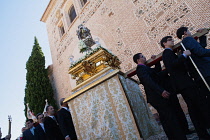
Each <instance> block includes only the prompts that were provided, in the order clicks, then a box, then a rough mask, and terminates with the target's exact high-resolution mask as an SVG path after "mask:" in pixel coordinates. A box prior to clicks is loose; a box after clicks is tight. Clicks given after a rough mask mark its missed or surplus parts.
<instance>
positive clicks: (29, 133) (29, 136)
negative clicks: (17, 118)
mask: <svg viewBox="0 0 210 140" xmlns="http://www.w3.org/2000/svg"><path fill="white" fill-rule="evenodd" d="M26 126H27V128H28V129H27V130H25V131H24V132H23V139H22V140H35V137H34V129H35V127H34V123H33V120H32V119H28V120H26Z"/></svg>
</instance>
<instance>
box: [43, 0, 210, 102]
mask: <svg viewBox="0 0 210 140" xmlns="http://www.w3.org/2000/svg"><path fill="white" fill-rule="evenodd" d="M209 19H210V2H209V0H50V2H49V5H48V6H47V8H46V10H45V12H44V14H43V16H42V18H41V21H43V22H45V23H46V27H47V32H48V38H49V44H50V49H51V55H52V62H53V64H52V65H51V66H49V69H50V73H51V77H50V78H51V81H52V84H53V88H54V92H55V96H56V98H57V101H58V99H60V98H61V97H68V96H69V95H70V94H71V89H72V88H73V87H74V86H75V80H72V79H71V76H70V75H69V74H68V69H69V66H70V60H69V58H70V57H71V58H72V57H74V60H77V59H78V58H80V57H81V56H82V55H84V54H80V53H79V48H78V42H79V40H78V37H77V35H76V30H77V27H78V25H80V24H82V23H83V24H84V25H85V26H86V27H88V28H89V29H90V31H91V34H92V36H93V39H95V40H98V41H99V42H100V43H101V44H102V46H103V47H105V48H107V49H109V50H111V51H112V53H114V54H115V55H117V56H118V57H119V59H120V60H121V61H122V64H121V70H122V71H123V72H126V71H128V70H130V69H131V68H133V67H135V66H136V65H135V64H134V63H133V61H132V56H133V54H135V53H137V52H142V53H143V54H145V55H146V56H147V58H149V57H150V56H151V55H152V54H158V53H160V52H161V51H162V50H163V49H162V48H161V47H160V45H159V44H158V42H159V41H160V39H161V38H162V37H164V36H166V35H172V36H173V37H175V32H176V29H177V28H179V27H180V26H182V25H184V26H188V27H190V28H189V29H190V30H191V31H192V32H193V33H195V31H196V29H198V28H204V27H205V28H208V27H210V20H209ZM209 39H210V38H209V35H208V40H209ZM175 40H176V41H177V42H178V39H177V38H175Z"/></svg>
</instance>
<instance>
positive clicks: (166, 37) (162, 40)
mask: <svg viewBox="0 0 210 140" xmlns="http://www.w3.org/2000/svg"><path fill="white" fill-rule="evenodd" d="M168 38H172V36H165V37H164V38H162V39H161V41H160V45H161V46H162V47H163V48H165V46H164V44H163V43H166V42H167V40H168Z"/></svg>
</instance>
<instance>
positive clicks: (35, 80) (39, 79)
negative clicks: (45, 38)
mask: <svg viewBox="0 0 210 140" xmlns="http://www.w3.org/2000/svg"><path fill="white" fill-rule="evenodd" d="M26 70H27V73H26V87H25V98H24V104H25V115H26V112H27V108H26V103H29V108H30V109H31V110H32V111H33V113H34V114H35V115H36V114H37V113H42V112H43V109H44V106H45V99H47V100H48V103H49V104H50V105H52V106H54V108H55V109H56V108H57V105H56V103H55V99H54V98H53V90H52V86H51V84H50V80H49V78H48V72H47V69H46V68H45V56H44V54H43V52H42V49H41V47H40V46H39V43H38V40H37V38H36V37H35V41H34V46H33V49H32V52H31V56H30V57H29V59H28V61H27V63H26ZM26 117H27V116H26Z"/></svg>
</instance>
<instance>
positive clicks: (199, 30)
mask: <svg viewBox="0 0 210 140" xmlns="http://www.w3.org/2000/svg"><path fill="white" fill-rule="evenodd" d="M204 29H205V28H200V29H198V30H197V31H196V32H198V33H202V32H203V30H204Z"/></svg>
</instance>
